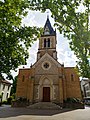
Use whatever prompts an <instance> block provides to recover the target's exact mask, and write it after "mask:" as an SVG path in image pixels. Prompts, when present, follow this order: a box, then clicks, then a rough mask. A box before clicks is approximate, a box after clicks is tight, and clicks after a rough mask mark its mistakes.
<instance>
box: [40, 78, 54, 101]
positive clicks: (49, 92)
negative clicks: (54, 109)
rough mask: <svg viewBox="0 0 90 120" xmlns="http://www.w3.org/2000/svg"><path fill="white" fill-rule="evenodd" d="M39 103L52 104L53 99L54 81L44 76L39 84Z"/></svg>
mask: <svg viewBox="0 0 90 120" xmlns="http://www.w3.org/2000/svg"><path fill="white" fill-rule="evenodd" d="M38 95H39V96H38V97H39V101H43V102H50V101H52V97H53V89H52V81H51V80H50V79H49V78H48V77H46V76H43V77H42V78H41V79H40V82H39V94H38Z"/></svg>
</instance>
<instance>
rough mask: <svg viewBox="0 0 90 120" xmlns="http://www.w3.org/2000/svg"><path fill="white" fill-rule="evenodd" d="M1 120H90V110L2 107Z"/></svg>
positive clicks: (0, 108) (87, 108) (0, 109)
mask: <svg viewBox="0 0 90 120" xmlns="http://www.w3.org/2000/svg"><path fill="white" fill-rule="evenodd" d="M0 120H90V108H89V107H85V109H77V110H71V109H62V110H40V109H30V108H12V107H10V106H2V107H0Z"/></svg>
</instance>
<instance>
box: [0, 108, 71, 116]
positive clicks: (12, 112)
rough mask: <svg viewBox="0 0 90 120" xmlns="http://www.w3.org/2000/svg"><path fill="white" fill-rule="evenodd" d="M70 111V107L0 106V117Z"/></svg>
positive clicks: (49, 114) (48, 114)
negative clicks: (33, 107) (55, 108)
mask: <svg viewBox="0 0 90 120" xmlns="http://www.w3.org/2000/svg"><path fill="white" fill-rule="evenodd" d="M69 111H72V109H65V108H64V109H61V110H44V109H43V110H40V109H30V108H12V107H5V108H0V118H7V117H15V116H21V115H34V116H35V115H36V116H52V115H55V114H60V113H64V112H69Z"/></svg>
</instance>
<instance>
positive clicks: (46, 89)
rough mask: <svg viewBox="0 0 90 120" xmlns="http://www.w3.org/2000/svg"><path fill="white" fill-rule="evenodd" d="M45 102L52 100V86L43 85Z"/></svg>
mask: <svg viewBox="0 0 90 120" xmlns="http://www.w3.org/2000/svg"><path fill="white" fill-rule="evenodd" d="M43 102H50V87H43Z"/></svg>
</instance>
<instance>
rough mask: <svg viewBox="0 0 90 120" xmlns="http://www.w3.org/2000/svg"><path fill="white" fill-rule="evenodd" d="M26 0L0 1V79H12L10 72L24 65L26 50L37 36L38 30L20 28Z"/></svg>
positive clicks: (25, 13) (25, 8)
mask: <svg viewBox="0 0 90 120" xmlns="http://www.w3.org/2000/svg"><path fill="white" fill-rule="evenodd" d="M28 8H29V2H28V0H4V1H0V78H3V73H5V74H7V76H8V77H9V79H12V76H11V70H15V69H16V68H17V67H18V66H19V65H22V64H26V59H27V58H28V56H29V55H28V48H29V47H30V46H31V43H33V42H34V41H35V40H36V38H37V37H38V35H39V28H36V27H27V26H22V25H21V21H22V18H23V17H25V16H26V15H27V9H28Z"/></svg>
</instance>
